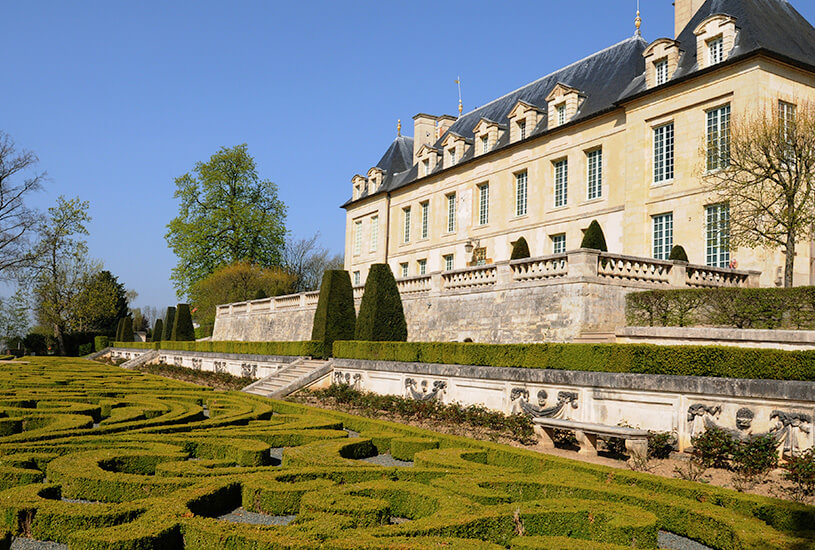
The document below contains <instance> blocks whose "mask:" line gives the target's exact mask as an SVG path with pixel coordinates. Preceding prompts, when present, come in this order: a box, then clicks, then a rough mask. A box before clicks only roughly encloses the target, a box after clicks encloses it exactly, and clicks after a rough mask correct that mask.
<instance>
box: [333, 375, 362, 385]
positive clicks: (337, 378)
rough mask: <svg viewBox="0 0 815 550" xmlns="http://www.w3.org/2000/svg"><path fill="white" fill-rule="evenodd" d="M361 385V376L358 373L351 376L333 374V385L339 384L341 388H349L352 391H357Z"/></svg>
mask: <svg viewBox="0 0 815 550" xmlns="http://www.w3.org/2000/svg"><path fill="white" fill-rule="evenodd" d="M361 383H362V375H361V374H360V373H356V374H354V375H353V377H352V376H351V373H350V372H338V371H335V372H334V384H341V385H343V386H351V387H352V388H354V389H359V385H360V384H361Z"/></svg>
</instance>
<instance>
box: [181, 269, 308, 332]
mask: <svg viewBox="0 0 815 550" xmlns="http://www.w3.org/2000/svg"><path fill="white" fill-rule="evenodd" d="M295 280H296V278H295V276H294V275H293V274H291V273H289V272H288V271H285V270H283V269H281V268H279V267H261V266H259V265H255V264H251V263H248V262H237V263H234V264H230V265H226V266H223V267H220V268H218V269H216V270H215V272H213V273H212V274H210V275H207V276H206V277H204V278H203V279H201V280H200V281H198V282H197V283H195V284H194V285H193V286H192V288H191V290H190V301H191V302H192V303H193V304H195V307H196V311H195V320H196V321H198V323H199V324H200V325H201V326H202V327H212V325H213V324H214V323H215V308H216V306H218V305H219V304H229V303H232V302H243V301H245V300H253V299H255V298H256V297H257V295H258V293H259V292H260V293H263V294H265V295H266V296H279V295H280V294H287V293H289V292H291V291H292V290H293V285H294V283H295Z"/></svg>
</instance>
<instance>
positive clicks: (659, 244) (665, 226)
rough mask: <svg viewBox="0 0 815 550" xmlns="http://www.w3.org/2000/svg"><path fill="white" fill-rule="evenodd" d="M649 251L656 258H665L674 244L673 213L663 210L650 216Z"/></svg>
mask: <svg viewBox="0 0 815 550" xmlns="http://www.w3.org/2000/svg"><path fill="white" fill-rule="evenodd" d="M651 220H652V221H651V226H652V228H653V229H652V232H651V239H652V242H653V246H652V247H651V251H652V253H653V256H654V258H655V259H657V260H667V259H668V257H669V256H670V255H671V248H673V245H674V214H673V212H665V213H663V214H657V215H656V216H651Z"/></svg>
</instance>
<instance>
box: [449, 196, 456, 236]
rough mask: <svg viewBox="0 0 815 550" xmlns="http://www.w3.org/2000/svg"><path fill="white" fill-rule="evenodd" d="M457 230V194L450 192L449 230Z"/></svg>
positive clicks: (452, 231)
mask: <svg viewBox="0 0 815 550" xmlns="http://www.w3.org/2000/svg"><path fill="white" fill-rule="evenodd" d="M455 231H456V194H455V193H450V194H449V195H447V232H448V233H455Z"/></svg>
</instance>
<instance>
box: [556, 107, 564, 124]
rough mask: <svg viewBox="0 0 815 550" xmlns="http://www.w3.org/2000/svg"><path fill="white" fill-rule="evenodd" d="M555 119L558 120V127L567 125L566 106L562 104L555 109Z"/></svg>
mask: <svg viewBox="0 0 815 550" xmlns="http://www.w3.org/2000/svg"><path fill="white" fill-rule="evenodd" d="M555 118H556V120H557V125H558V126H562V125H564V124H566V104H565V103H561V104H560V105H558V106H556V107H555Z"/></svg>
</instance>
